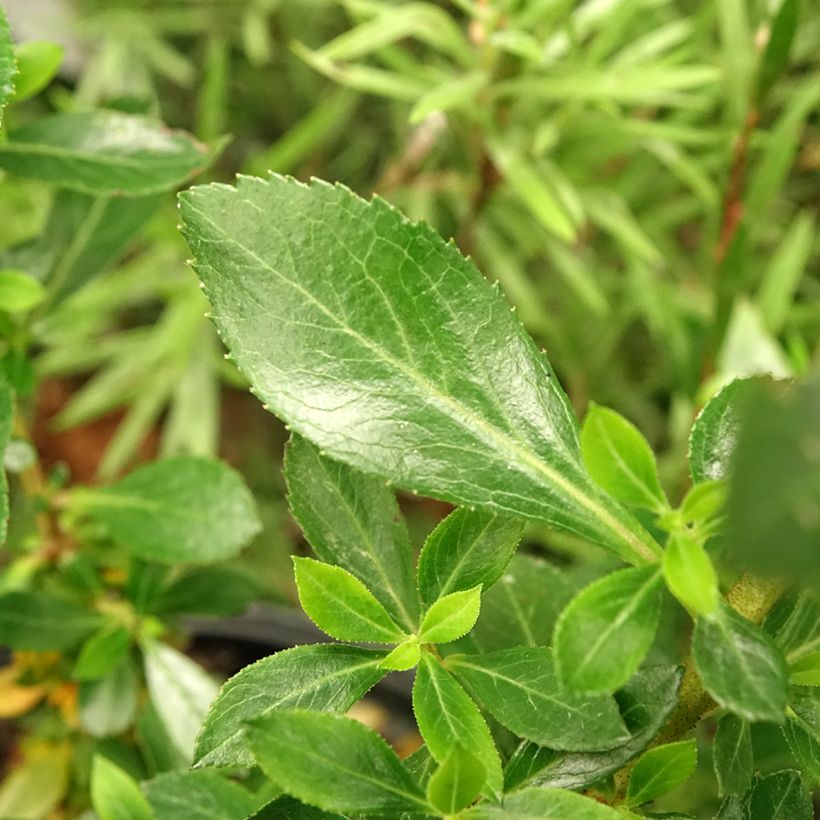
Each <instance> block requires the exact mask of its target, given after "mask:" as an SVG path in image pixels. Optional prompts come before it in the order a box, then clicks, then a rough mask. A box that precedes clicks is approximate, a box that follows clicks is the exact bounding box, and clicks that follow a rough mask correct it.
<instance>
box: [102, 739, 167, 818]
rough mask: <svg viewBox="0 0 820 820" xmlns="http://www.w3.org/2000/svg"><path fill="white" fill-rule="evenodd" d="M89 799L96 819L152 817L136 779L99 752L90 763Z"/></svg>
mask: <svg viewBox="0 0 820 820" xmlns="http://www.w3.org/2000/svg"><path fill="white" fill-rule="evenodd" d="M91 803H92V805H93V806H94V811H95V812H96V815H97V817H98V818H99V820H154V815H153V813H152V812H151V807H150V806H149V805H148V802H147V801H146V799H145V797H144V796H143V794H142V792H141V791H140V787H139V785H138V784H137V782H136V781H135V780H134V779H133V778H132V777H130V775H128V774H126V773H125V772H124V771H123V770H122V769H121V768H120V767H119V766H117V765H116V764H114V763H112V762H111V761H110V760H108V759H107V758H105V757H103V756H102V755H96V756H95V757H94V762H93V764H92V766H91Z"/></svg>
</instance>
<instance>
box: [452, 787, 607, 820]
mask: <svg viewBox="0 0 820 820" xmlns="http://www.w3.org/2000/svg"><path fill="white" fill-rule="evenodd" d="M461 817H463V818H464V820H496V818H497V820H569V818H572V820H623V815H622V814H621V813H620V812H618V811H616V810H615V809H613V808H612V807H610V806H605V805H604V804H603V803H598V802H597V801H596V800H593V799H591V798H589V797H584V796H582V795H580V794H575V793H574V792H567V791H564V790H563V789H524V790H523V791H520V792H516V793H515V794H511V795H508V796H507V797H506V798H505V799H504V805H503V806H491V805H481V806H476V807H475V808H473V809H470V810H469V811H466V812H464V814H463V815H461Z"/></svg>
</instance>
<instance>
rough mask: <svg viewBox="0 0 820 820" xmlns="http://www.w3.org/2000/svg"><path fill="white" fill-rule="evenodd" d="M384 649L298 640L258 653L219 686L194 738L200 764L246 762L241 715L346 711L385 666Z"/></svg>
mask: <svg viewBox="0 0 820 820" xmlns="http://www.w3.org/2000/svg"><path fill="white" fill-rule="evenodd" d="M384 657H385V653H384V652H377V651H374V650H371V649H358V648H357V647H353V646H343V645H341V644H316V645H313V646H298V647H296V648H294V649H287V650H285V651H283V652H278V653H277V654H275V655H271V656H270V657H268V658H263V659H262V660H261V661H257V662H256V663H254V664H251V665H250V666H246V667H245V668H244V669H243V670H242V671H241V672H239V673H237V674H236V675H234V676H233V677H232V678H231V679H230V680H229V681H228V682H227V683H226V684H225V685H224V686H223V687H222V689H221V690H220V692H219V696H218V697H217V699H216V700H215V701H214V703H213V705H212V706H211V708H210V710H209V711H208V714H207V716H206V718H205V722H204V724H203V726H202V731H201V732H200V734H199V737H198V738H197V746H196V754H195V758H194V759H195V762H196V763H197V764H198V765H200V766H248V765H251V764H252V762H253V757H252V756H251V754H250V752H249V751H248V749H247V746H246V744H245V739H244V729H243V721H245V720H250V719H251V718H255V717H258V716H260V715H264V714H266V713H267V712H269V711H272V710H274V709H294V708H303V709H314V710H328V711H339V712H344V711H347V710H348V709H349V708H350V707H351V706H352V705H353V704H354V703H356V701H357V700H359V698H361V697H362V695H364V694H365V692H367V691H368V690H369V689H370V688H371V687H372V686H373V685H374V684H375V683H376V682H377V681H378V680H380V679H381V678H382V677H383V676H384V674H385V672H384V670H383V669H381V668H380V667H379V664H380V662H381V661H382V660H383V659H384Z"/></svg>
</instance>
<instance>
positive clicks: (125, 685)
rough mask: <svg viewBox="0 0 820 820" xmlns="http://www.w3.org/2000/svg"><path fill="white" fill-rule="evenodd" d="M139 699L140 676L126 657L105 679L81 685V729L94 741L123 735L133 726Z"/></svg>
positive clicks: (84, 682) (79, 696)
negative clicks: (95, 738) (94, 738)
mask: <svg viewBox="0 0 820 820" xmlns="http://www.w3.org/2000/svg"><path fill="white" fill-rule="evenodd" d="M138 696H139V682H138V681H137V673H136V671H135V670H134V664H133V663H132V661H131V658H129V657H125V658H123V659H122V660H121V661H120V662H119V664H117V666H115V667H114V668H113V669H112V670H111V672H109V673H108V674H107V675H106V676H105V677H104V678H100V679H99V680H90V681H83V682H82V683H81V684H80V690H79V694H78V702H79V712H80V725H81V726H82V728H83V729H84V730H85V731H86V732H88V734H90V735H91V736H92V737H109V736H111V735H119V734H122V733H123V732H124V731H125V730H126V729H128V727H129V726H131V724H132V723H133V722H134V714H135V712H136V708H137V697H138Z"/></svg>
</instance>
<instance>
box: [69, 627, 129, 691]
mask: <svg viewBox="0 0 820 820" xmlns="http://www.w3.org/2000/svg"><path fill="white" fill-rule="evenodd" d="M130 644H131V633H130V632H129V631H128V630H127V629H125V628H124V627H118V626H112V625H111V624H108V625H106V626H105V627H104V628H103V629H102V630H100V631H99V632H97V633H96V634H95V635H92V636H91V637H90V638H89V639H88V640H87V641H86V642H85V643H84V644H83V646H82V648H81V649H80V654H79V656H78V657H77V662H76V663H75V664H74V672H73V677H74V679H75V680H94V679H96V678H102V677H104V676H105V675H107V674H108V673H109V672H110V671H111V670H112V669H114V667H116V666H117V664H119V662H120V661H121V660H122V659H123V658H124V657H125V655H126V653H127V652H128V647H129V645H130Z"/></svg>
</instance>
